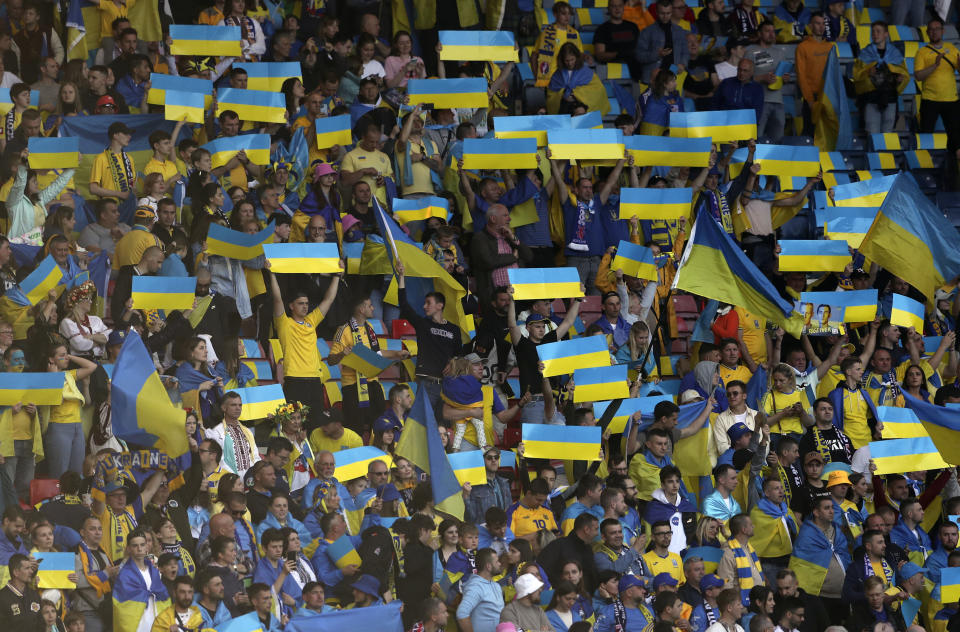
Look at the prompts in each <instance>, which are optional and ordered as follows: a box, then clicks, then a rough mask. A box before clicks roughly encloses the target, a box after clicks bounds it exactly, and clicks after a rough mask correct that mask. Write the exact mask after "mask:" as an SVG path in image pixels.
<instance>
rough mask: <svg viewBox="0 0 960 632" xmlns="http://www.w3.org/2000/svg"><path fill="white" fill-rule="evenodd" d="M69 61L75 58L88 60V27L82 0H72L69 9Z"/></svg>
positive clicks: (67, 42)
mask: <svg viewBox="0 0 960 632" xmlns="http://www.w3.org/2000/svg"><path fill="white" fill-rule="evenodd" d="M64 43H65V44H66V47H67V61H70V60H73V59H82V60H83V61H86V60H87V27H86V25H85V24H84V21H83V10H82V8H81V6H80V0H70V7H69V8H68V9H67V41H66V42H64Z"/></svg>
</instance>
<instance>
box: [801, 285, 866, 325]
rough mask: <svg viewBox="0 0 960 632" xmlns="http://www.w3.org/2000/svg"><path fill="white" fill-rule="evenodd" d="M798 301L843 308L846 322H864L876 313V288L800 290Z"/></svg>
mask: <svg viewBox="0 0 960 632" xmlns="http://www.w3.org/2000/svg"><path fill="white" fill-rule="evenodd" d="M800 302H802V303H813V304H814V305H830V306H833V307H842V308H843V320H844V322H847V323H866V322H870V321H872V320H873V319H874V318H875V317H876V315H877V290H848V291H846V292H801V293H800Z"/></svg>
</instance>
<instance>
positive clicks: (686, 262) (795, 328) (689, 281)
mask: <svg viewBox="0 0 960 632" xmlns="http://www.w3.org/2000/svg"><path fill="white" fill-rule="evenodd" d="M667 190H670V189H667ZM673 287H674V289H681V290H686V291H687V292H690V293H692V294H698V295H700V296H704V297H706V298H712V299H716V300H718V301H723V302H725V303H730V304H732V305H740V306H742V307H743V308H744V309H746V310H748V311H749V312H751V313H752V314H755V315H756V316H759V317H763V318H766V319H767V320H768V321H770V322H775V323H777V324H779V325H780V326H781V327H783V328H784V329H785V330H786V331H787V332H788V333H790V334H791V335H792V336H794V337H796V338H799V337H800V332H801V331H802V329H803V319H802V318H801V316H800V315H799V314H795V313H794V312H793V305H791V304H790V303H788V302H787V301H785V300H784V299H783V298H781V296H780V294H779V293H778V292H777V290H776V288H774V287H773V284H771V283H770V281H769V280H768V279H767V278H766V277H765V276H763V273H762V272H760V270H758V269H757V267H756V266H755V265H754V264H753V262H751V261H750V260H749V259H747V257H746V255H744V254H743V251H742V250H740V248H739V247H738V246H737V245H736V244H735V243H734V242H733V240H732V239H731V238H730V236H729V235H727V234H726V233H725V232H724V231H723V229H722V228H720V225H719V224H718V223H717V221H716V220H715V219H713V217H712V216H711V215H710V214H709V213H708V212H707V211H703V210H702V211H700V214H699V215H698V216H697V220H696V222H695V223H694V225H693V230H692V231H691V233H690V238H689V240H688V241H687V247H686V248H685V249H684V253H683V259H681V261H680V266H679V268H678V270H677V273H676V276H675V277H674V279H673Z"/></svg>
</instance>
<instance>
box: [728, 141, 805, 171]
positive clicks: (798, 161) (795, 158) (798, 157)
mask: <svg viewBox="0 0 960 632" xmlns="http://www.w3.org/2000/svg"><path fill="white" fill-rule="evenodd" d="M749 151H750V150H749V149H747V148H746V147H743V148H741V149H738V150H736V151H734V152H733V160H732V161H731V162H730V175H731V176H733V177H736V176H737V175H739V173H740V172H741V171H742V170H743V165H744V164H745V163H746V161H747V155H748V153H749ZM753 161H754V162H755V163H757V164H758V165H760V173H762V174H763V175H765V176H791V177H800V178H813V177H816V176H817V175H818V174H819V173H820V150H818V149H817V148H816V147H813V146H802V145H801V146H793V145H767V144H761V145H757V148H756V152H755V154H754V158H753Z"/></svg>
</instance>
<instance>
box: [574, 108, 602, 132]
mask: <svg viewBox="0 0 960 632" xmlns="http://www.w3.org/2000/svg"><path fill="white" fill-rule="evenodd" d="M570 127H572V128H573V129H603V114H600V112H598V111H597V110H590V111H589V112H587V113H586V114H581V115H580V116H574V117H573V118H571V119H570Z"/></svg>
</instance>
